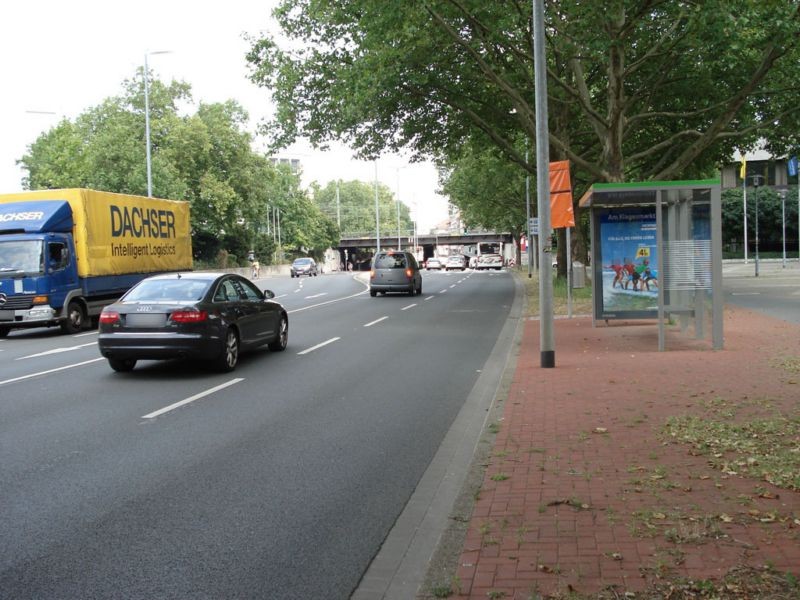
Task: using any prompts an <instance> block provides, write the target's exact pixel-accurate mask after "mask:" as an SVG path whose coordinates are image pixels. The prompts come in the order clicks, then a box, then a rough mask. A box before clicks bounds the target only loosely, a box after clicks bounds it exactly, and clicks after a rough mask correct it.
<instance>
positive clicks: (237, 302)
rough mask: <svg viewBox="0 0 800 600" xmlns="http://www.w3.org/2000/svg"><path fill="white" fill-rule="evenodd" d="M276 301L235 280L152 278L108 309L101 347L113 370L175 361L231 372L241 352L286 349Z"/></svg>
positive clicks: (284, 320)
mask: <svg viewBox="0 0 800 600" xmlns="http://www.w3.org/2000/svg"><path fill="white" fill-rule="evenodd" d="M274 297H275V294H273V293H272V292H271V291H269V290H265V291H263V292H262V291H261V290H259V289H258V288H257V287H256V286H255V285H254V284H253V283H252V282H251V281H249V280H248V279H246V278H245V277H242V276H241V275H236V274H233V273H177V274H176V273H171V274H168V275H154V276H152V277H148V278H147V279H143V280H142V281H140V282H139V283H138V284H136V285H135V286H134V287H132V288H131V289H130V290H129V291H128V292H127V293H126V294H125V295H124V296H122V298H120V299H119V300H118V301H117V302H115V303H114V304H111V305H109V306H107V307H106V308H104V309H103V312H102V313H100V322H99V328H98V334H99V335H98V338H97V344H98V346H99V348H100V354H102V355H103V356H104V357H105V358H107V359H108V364H109V365H110V366H111V368H112V369H114V370H115V371H123V372H124V371H131V370H132V369H133V368H134V367H135V366H136V362H137V361H138V360H144V359H154V360H159V359H169V358H192V359H199V360H204V361H209V362H210V363H212V364H213V365H214V366H215V367H216V368H217V369H218V370H220V371H233V369H235V368H236V364H237V363H238V361H239V353H240V352H241V351H245V350H249V349H252V348H256V347H258V346H262V345H265V344H266V345H268V346H269V349H270V350H273V351H275V352H280V351H282V350H284V349H285V348H286V344H287V343H288V340H289V317H288V315H287V314H286V310H285V309H284V308H283V306H281V305H280V304H279V303H278V302H276V301H274V300H273V298H274Z"/></svg>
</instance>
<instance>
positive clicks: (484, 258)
mask: <svg viewBox="0 0 800 600" xmlns="http://www.w3.org/2000/svg"><path fill="white" fill-rule="evenodd" d="M475 268H476V269H478V270H479V271H485V270H488V269H496V270H498V271H499V270H501V269H502V268H503V258H502V257H501V256H500V255H499V254H481V255H480V256H479V257H478V264H477V265H476V267H475Z"/></svg>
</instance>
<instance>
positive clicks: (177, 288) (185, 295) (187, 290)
mask: <svg viewBox="0 0 800 600" xmlns="http://www.w3.org/2000/svg"><path fill="white" fill-rule="evenodd" d="M207 290H208V282H206V281H200V280H197V279H186V278H182V279H171V280H166V279H149V280H145V281H142V282H141V283H140V284H139V285H137V286H136V287H134V288H133V289H132V290H131V291H130V292H128V294H127V295H126V296H125V300H126V301H127V302H159V301H165V300H175V301H186V300H193V301H197V300H202V298H203V296H205V294H206V291H207Z"/></svg>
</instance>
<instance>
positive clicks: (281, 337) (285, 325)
mask: <svg viewBox="0 0 800 600" xmlns="http://www.w3.org/2000/svg"><path fill="white" fill-rule="evenodd" d="M277 333H278V335H277V337H276V338H275V340H274V341H273V342H270V344H269V346H268V347H269V349H270V350H272V351H273V352H283V351H284V350H286V345H287V344H288V343H289V319H287V318H286V316H283V315H282V316H281V322H280V323H279V324H278V331H277Z"/></svg>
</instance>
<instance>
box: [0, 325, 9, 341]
mask: <svg viewBox="0 0 800 600" xmlns="http://www.w3.org/2000/svg"><path fill="white" fill-rule="evenodd" d="M9 331H11V328H10V327H0V339H1V338H4V337H6V336H7V335H8V332H9Z"/></svg>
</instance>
